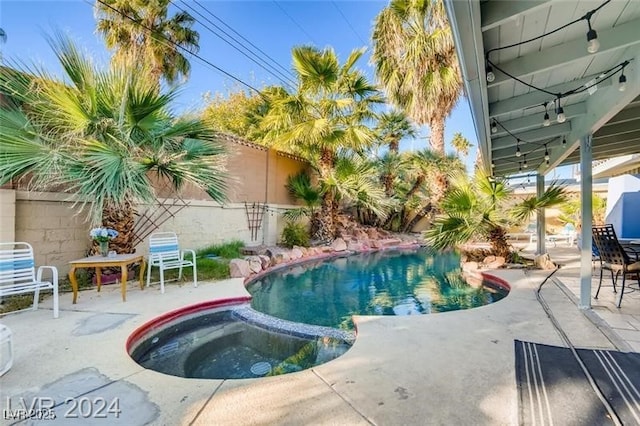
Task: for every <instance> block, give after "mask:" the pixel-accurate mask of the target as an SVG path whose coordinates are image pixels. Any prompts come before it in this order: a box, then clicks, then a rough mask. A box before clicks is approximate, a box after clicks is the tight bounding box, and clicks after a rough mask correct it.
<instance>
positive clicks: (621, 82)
mask: <svg viewBox="0 0 640 426" xmlns="http://www.w3.org/2000/svg"><path fill="white" fill-rule="evenodd" d="M618 90H619V91H621V92H624V91H625V90H627V77H626V76H625V75H624V69H623V70H622V74H620V77H619V78H618Z"/></svg>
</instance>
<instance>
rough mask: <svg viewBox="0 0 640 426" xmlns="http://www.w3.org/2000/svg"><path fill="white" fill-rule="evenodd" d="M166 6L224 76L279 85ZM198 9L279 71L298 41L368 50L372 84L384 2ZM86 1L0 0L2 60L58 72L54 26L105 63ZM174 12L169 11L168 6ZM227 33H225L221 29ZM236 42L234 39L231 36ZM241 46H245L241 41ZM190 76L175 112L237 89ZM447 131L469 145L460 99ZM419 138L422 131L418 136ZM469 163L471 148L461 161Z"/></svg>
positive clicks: (363, 64) (199, 71)
mask: <svg viewBox="0 0 640 426" xmlns="http://www.w3.org/2000/svg"><path fill="white" fill-rule="evenodd" d="M174 3H175V4H176V5H178V6H180V7H182V8H184V9H185V10H187V11H188V12H189V13H190V14H191V15H192V16H194V17H195V18H196V19H197V20H198V21H200V22H199V23H196V24H195V26H194V29H196V30H197V31H198V32H199V33H200V52H199V53H198V54H199V56H201V57H202V58H204V59H206V60H207V61H209V62H211V63H213V64H215V65H216V66H218V67H220V68H222V69H224V70H225V71H226V72H228V73H230V74H232V75H234V76H236V77H237V78H239V79H241V80H243V81H245V82H247V83H249V84H250V85H252V86H254V87H256V88H261V87H262V86H264V85H265V84H278V83H279V80H278V79H277V78H276V77H274V76H273V75H271V74H269V73H268V72H267V71H265V70H263V69H262V68H260V67H259V66H258V65H256V64H255V63H253V62H251V61H250V60H249V59H247V58H246V57H245V56H243V55H242V54H241V53H239V52H238V51H237V50H234V49H233V48H232V47H230V46H229V45H228V44H226V43H225V42H224V41H222V40H221V39H220V38H218V37H217V36H216V35H214V34H213V33H212V32H211V31H210V30H209V29H207V28H205V27H204V25H206V26H208V27H211V28H212V27H213V26H212V25H211V23H209V22H207V21H206V20H205V18H203V17H202V16H200V15H198V14H197V13H195V12H194V11H193V10H191V9H189V8H188V7H187V6H185V5H184V3H182V0H174ZM199 3H200V4H202V5H203V6H204V7H205V8H207V9H208V10H209V11H211V12H212V13H213V14H215V16H217V17H218V18H220V19H221V20H223V21H224V22H225V23H226V24H228V25H229V26H230V27H232V28H233V29H234V30H235V31H237V32H238V33H240V34H241V35H242V36H243V37H245V38H246V39H248V40H249V41H251V43H253V44H254V45H256V46H257V47H259V48H260V49H261V50H263V51H264V52H265V53H267V54H268V55H269V56H271V57H272V58H273V59H274V60H275V61H277V62H278V63H279V64H280V65H281V66H283V67H284V68H286V69H288V70H289V69H291V48H292V47H294V46H296V45H301V44H312V45H315V46H318V47H326V46H331V47H333V48H334V49H335V51H336V52H337V54H338V56H339V57H340V59H341V60H344V59H345V58H346V57H347V55H348V54H349V52H351V50H353V49H355V48H360V47H363V46H366V45H368V46H369V50H368V52H367V54H366V55H365V57H364V58H363V59H362V60H361V61H360V62H359V64H358V66H359V67H360V68H361V69H362V70H363V71H365V72H366V73H367V74H368V75H369V76H370V77H371V79H372V80H373V70H372V68H371V66H370V64H369V63H368V61H369V53H370V50H371V49H370V44H369V39H370V35H371V28H372V23H373V20H374V18H375V16H376V15H377V14H378V13H379V12H380V10H381V9H382V8H383V7H384V6H385V5H386V4H387V2H386V1H371V0H368V1H358V0H354V1H330V0H329V1H300V0H299V1H277V2H276V1H207V0H200V1H199ZM187 4H188V5H189V6H191V7H193V8H195V9H197V10H199V11H201V13H202V14H203V15H204V16H206V17H207V18H208V19H209V20H211V21H212V22H214V23H216V24H217V25H219V26H222V25H221V24H220V23H219V21H216V20H215V18H213V17H212V16H211V15H209V14H208V13H207V12H206V11H204V10H202V9H200V8H199V7H198V5H197V4H196V3H195V2H192V1H189V2H188V3H187ZM92 5H93V2H92V1H89V0H87V1H83V0H73V1H71V0H69V1H59V0H56V1H54V0H45V1H28V0H20V1H12V0H2V4H1V5H0V27H2V28H3V29H4V30H5V32H6V33H7V42H6V43H5V44H3V45H0V49H2V55H3V58H4V59H5V60H9V61H11V60H18V61H26V62H27V63H29V64H30V63H37V64H40V65H41V66H43V67H44V68H45V69H47V70H49V71H51V72H56V73H57V72H59V68H58V67H57V63H56V60H55V58H54V56H53V55H52V54H51V49H50V48H49V46H48V45H47V43H46V41H45V38H44V35H45V34H51V33H52V31H53V30H54V29H60V30H63V31H64V32H66V33H68V34H69V35H70V36H71V37H72V38H73V39H74V40H76V42H77V43H78V44H79V46H81V47H82V48H83V49H85V50H86V51H88V52H90V53H91V55H92V56H93V57H94V58H95V60H96V61H98V62H102V63H105V64H106V63H107V62H108V60H109V56H110V54H109V52H108V51H107V50H106V48H105V46H104V43H103V41H102V38H101V37H100V36H99V35H97V34H95V19H94V16H93V6H92ZM172 10H175V9H172ZM225 30H226V31H227V32H229V33H231V31H230V30H229V29H227V28H225ZM234 36H235V37H236V38H238V39H239V37H238V36H237V35H235V34H234ZM245 44H246V43H245ZM191 66H192V72H191V76H190V78H189V80H188V81H187V82H186V83H185V84H184V86H183V87H182V94H181V96H180V98H179V105H176V108H177V109H180V110H187V109H188V110H193V109H198V108H200V107H201V106H202V104H203V102H202V95H203V94H204V93H205V92H210V93H216V92H222V93H226V92H227V90H229V89H230V88H233V87H235V86H236V85H237V83H235V82H234V81H233V80H232V79H230V78H229V77H226V76H224V75H222V74H221V73H220V72H217V71H215V70H213V69H212V68H211V67H210V66H208V65H204V64H202V63H200V62H199V61H198V60H197V59H192V60H191ZM455 132H461V133H462V134H463V135H464V136H465V137H466V138H467V139H469V140H470V141H471V143H472V144H473V145H474V146H475V145H476V143H477V142H476V140H477V139H476V135H475V131H474V129H473V123H472V120H471V115H470V111H469V107H468V104H467V101H466V99H463V100H461V101H460V102H459V104H458V106H457V107H456V109H455V110H454V111H453V112H452V114H451V116H450V117H449V119H448V121H447V125H446V134H445V138H446V140H447V141H449V140H451V137H452V135H453V134H454V133H455ZM422 134H423V135H426V134H427V131H424V132H422ZM411 146H413V147H414V148H416V149H419V148H423V147H424V146H426V141H425V140H424V139H419V140H416V141H414V142H413V143H411V142H406V143H404V144H403V147H404V148H405V149H409V148H410V147H411ZM474 158H475V149H473V150H472V152H471V154H470V155H469V159H468V163H469V164H471V163H472V162H473V160H474Z"/></svg>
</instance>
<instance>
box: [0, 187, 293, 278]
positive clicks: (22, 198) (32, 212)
mask: <svg viewBox="0 0 640 426" xmlns="http://www.w3.org/2000/svg"><path fill="white" fill-rule="evenodd" d="M14 192H15V194H16V203H15V213H16V214H15V227H14V229H15V238H6V239H5V238H3V239H2V241H25V242H28V243H30V244H31V245H32V246H33V248H34V251H35V256H36V263H37V265H38V266H40V265H52V266H55V267H57V268H58V271H59V273H60V276H61V278H64V277H65V276H66V274H67V273H68V271H69V267H68V262H69V261H71V260H74V259H79V258H82V257H84V256H86V253H87V251H88V250H89V248H90V245H91V240H90V239H89V230H90V228H91V226H90V224H89V222H88V221H87V220H86V214H85V213H82V212H81V213H79V212H78V210H79V205H75V206H74V202H73V200H70V199H69V197H68V196H67V195H64V194H60V193H30V192H26V191H14ZM141 207H142V208H143V207H144V206H141ZM288 207H292V206H291V205H274V204H270V205H268V207H267V210H266V211H265V213H264V216H263V220H262V223H261V227H260V230H259V231H258V233H257V238H256V239H254V240H252V238H251V231H250V230H249V226H248V223H247V215H246V212H245V207H244V203H232V204H228V205H225V206H220V205H219V204H217V203H215V202H213V201H203V200H191V201H190V204H189V206H188V207H186V208H184V209H182V210H181V211H179V212H177V213H176V214H175V216H174V217H172V218H171V219H169V220H168V221H167V222H165V223H164V224H162V225H161V227H160V228H159V229H158V230H157V231H156V232H161V231H173V232H176V233H177V234H178V237H179V239H180V245H181V246H182V248H191V249H194V250H198V249H201V248H205V247H207V246H210V245H213V244H220V243H224V242H229V241H232V240H240V241H242V242H244V243H245V244H246V245H259V244H275V243H276V242H277V241H278V238H279V236H280V233H281V232H282V227H283V223H284V220H283V219H282V217H281V215H280V211H281V210H282V209H284V208H288ZM7 226H8V225H7ZM3 228H4V222H3ZM148 244H149V243H148V238H147V239H145V241H144V242H142V243H141V244H139V245H138V246H137V247H136V252H138V253H141V254H145V255H146V254H147V253H148Z"/></svg>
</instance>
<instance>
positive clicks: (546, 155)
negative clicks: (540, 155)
mask: <svg viewBox="0 0 640 426" xmlns="http://www.w3.org/2000/svg"><path fill="white" fill-rule="evenodd" d="M544 159H545V160H547V161H549V150H548V149H547V144H546V143H545V144H544Z"/></svg>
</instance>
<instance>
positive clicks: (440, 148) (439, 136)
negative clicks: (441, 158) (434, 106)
mask: <svg viewBox="0 0 640 426" xmlns="http://www.w3.org/2000/svg"><path fill="white" fill-rule="evenodd" d="M444 120H445V117H444V116H442V117H441V116H434V117H433V118H432V119H431V121H430V122H429V129H430V130H431V134H430V136H429V142H430V143H431V148H433V150H434V151H436V152H437V153H439V154H442V155H444V154H445V152H444Z"/></svg>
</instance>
